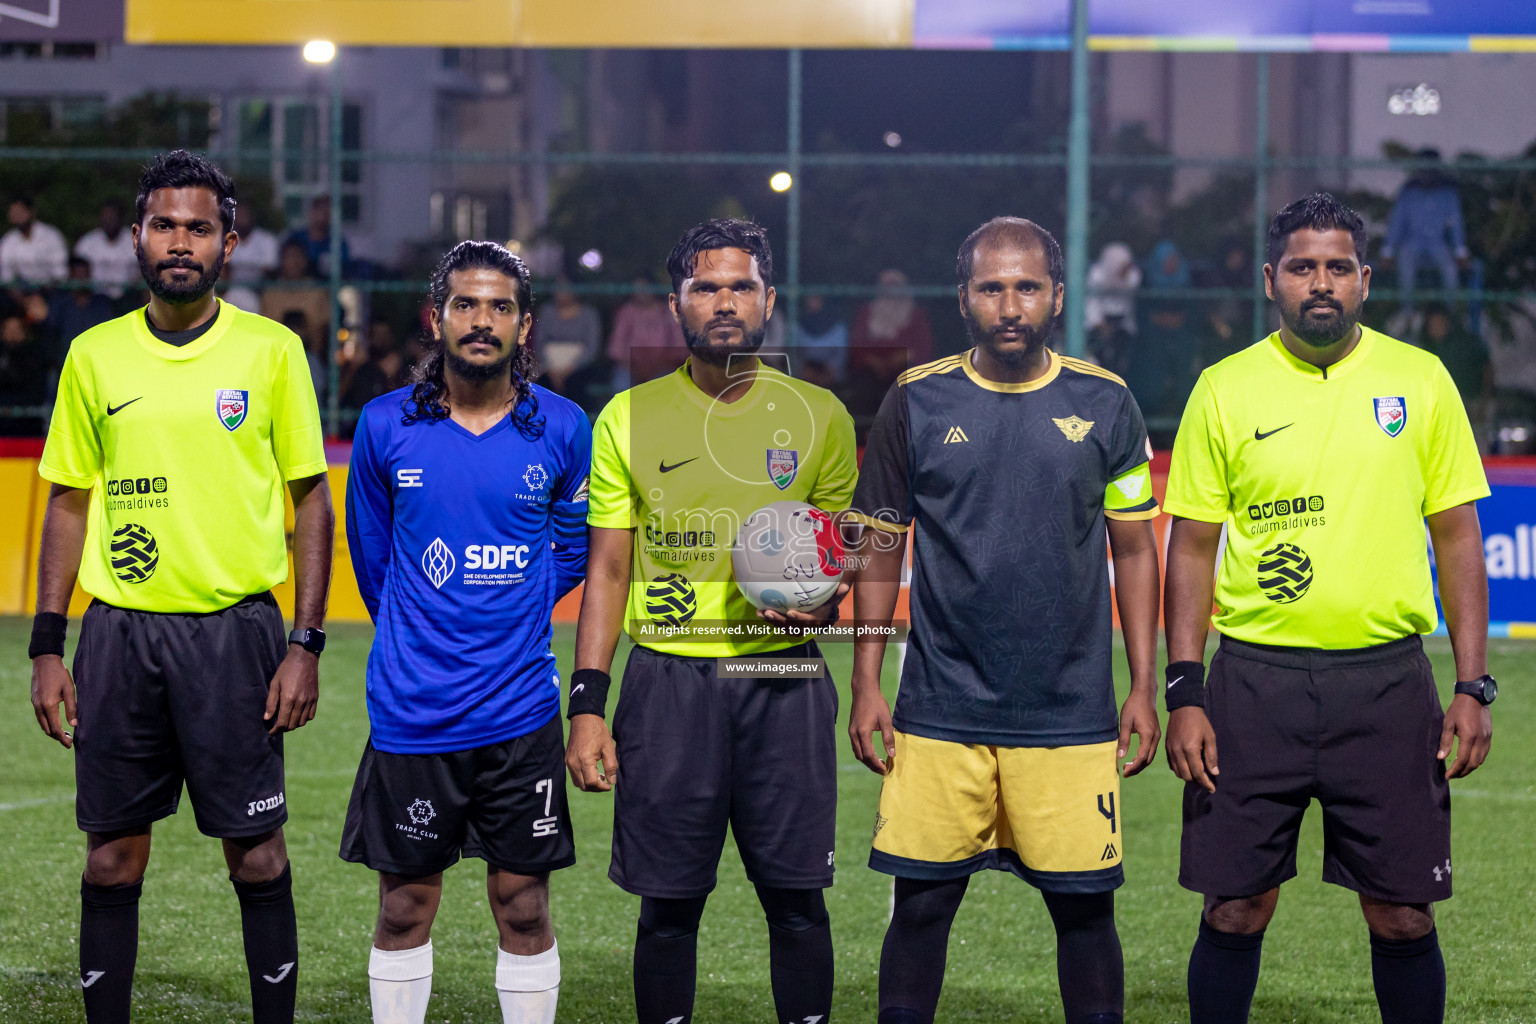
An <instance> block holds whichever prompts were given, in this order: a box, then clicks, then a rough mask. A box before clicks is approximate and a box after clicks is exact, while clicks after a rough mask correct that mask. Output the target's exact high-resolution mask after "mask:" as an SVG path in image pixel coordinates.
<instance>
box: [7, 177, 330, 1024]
mask: <svg viewBox="0 0 1536 1024" xmlns="http://www.w3.org/2000/svg"><path fill="white" fill-rule="evenodd" d="M136 210H137V212H138V213H139V214H141V216H139V217H138V223H137V226H136V235H137V238H136V242H137V248H138V251H139V253H140V255H141V257H142V260H141V267H142V269H143V272H144V277H145V280H146V283H147V284H148V285H149V287H150V290H151V293H152V295H153V298H152V299H151V300H150V303H149V305H148V307H147V308H145V309H143V310H140V311H137V312H135V313H133V314H131V315H129V316H125V317H119V318H118V319H116V320H112V321H109V322H108V323H105V324H102V325H101V326H99V327H96V328H94V329H93V330H91V331H89V332H87V333H86V334H85V335H83V336H82V337H80V338H79V339H77V340H76V342H75V344H74V346H73V347H72V348H71V350H70V353H69V359H68V360H67V361H66V363H65V365H64V370H63V372H62V374H61V375H60V383H59V394H58V401H57V403H56V405H55V406H54V410H53V418H52V421H51V423H50V424H49V431H48V440H47V443H46V445H45V447H44V449H43V457H42V460H41V462H40V464H39V467H38V473H39V474H40V475H41V476H42V478H43V479H44V480H47V481H48V482H49V484H50V485H51V488H50V490H49V493H48V504H47V511H46V513H45V516H44V520H43V523H44V525H43V530H42V544H41V551H40V553H39V555H38V564H39V570H38V584H37V615H36V617H35V618H34V620H33V627H32V640H31V643H30V644H29V646H28V652H27V653H28V656H29V657H30V658H31V659H32V707H33V711H34V713H35V715H36V717H37V721H38V725H39V726H40V727H41V728H42V729H43V731H44V733H46V734H47V735H48V736H49V737H51V738H52V739H54V740H56V741H57V742H58V743H59V744H60V745H61V746H63V747H65V748H66V749H71V750H72V753H73V754H74V766H75V781H76V786H75V812H76V814H75V817H76V824H77V826H78V827H79V828H80V830H81V831H82V832H85V833H86V849H85V858H84V859H85V872H84V876H83V878H82V879H81V885H80V889H79V892H80V900H81V914H80V932H79V942H78V947H77V948H78V955H79V958H80V960H79V964H80V966H79V970H80V977H81V979H82V984H81V986H80V989H79V991H80V992H81V994H82V996H83V999H84V1002H85V1010H86V1019H87V1020H88V1021H91V1022H93V1024H95V1022H113V1024H121V1022H125V1021H127V1020H128V1019H129V1005H130V1001H131V996H132V988H133V976H134V968H135V964H136V961H137V957H138V950H139V900H140V896H141V894H142V891H143V885H144V874H145V869H146V868H147V867H148V864H149V858H150V852H151V832H152V829H154V827H155V823H156V822H159V821H161V820H162V819H164V818H166V817H167V816H169V815H172V814H175V813H176V809H177V805H178V802H179V801H180V798H181V793H182V790H183V788H184V787H185V789H186V790H187V792H188V793H189V794H190V796H191V800H192V805H193V810H194V812H195V813H196V817H197V827H198V829H199V830H200V831H201V832H203V833H204V834H205V835H208V836H210V837H216V838H218V839H220V840H222V844H221V845H222V847H223V855H224V857H223V859H224V867H226V869H227V877H228V878H229V880H230V882H231V883H232V885H233V888H234V895H235V896H236V898H237V900H238V901H239V905H240V932H241V935H242V938H243V940H244V945H245V965H246V970H247V972H248V976H249V984H250V989H249V991H250V994H251V1007H252V1014H251V1017H250V1018H247V1019H251V1020H253V1021H254V1024H292V1021H293V1019H294V1003H295V997H296V994H297V991H298V980H299V974H300V964H299V943H298V927H297V921H296V916H295V911H294V905H293V888H292V874H291V872H290V869H289V863H288V854H287V846H286V843H285V841H284V838H283V831H282V826H283V823H284V822H285V821H286V820H287V816H288V811H287V801H286V798H285V796H284V787H285V782H284V768H283V740H282V734H283V733H284V732H286V731H289V730H293V729H297V728H299V727H300V726H302V725H304V723H306V722H308V721H309V720H310V719H311V718H313V716H314V711H315V704H316V702H317V700H318V697H319V679H318V671H319V670H318V656H319V654H320V651H321V650H322V649H323V647H324V645H325V636H324V634H323V633H322V632H321V631H320V626H321V623H322V621H323V618H324V614H325V612H324V609H325V598H326V593H327V592H328V591H329V589H330V571H331V544H332V537H333V536H334V534H335V521H334V514H333V512H332V504H331V495H330V491H329V485H328V484H327V480H326V464H325V451H324V444H323V442H324V438H323V437H322V436H321V433H320V423H319V413H318V410H317V409H316V407H315V399H314V395H313V394H312V393H311V392H310V390H309V389H307V388H305V387H304V386H303V381H302V379H300V380H295V378H294V372H295V371H296V370H298V369H299V363H298V360H299V359H300V358H301V356H300V354H299V346H298V343H297V342H296V341H295V339H294V338H293V337H292V336H291V335H289V334H288V333H287V332H286V331H283V330H281V329H280V328H279V327H277V325H276V324H273V323H272V322H271V321H268V320H265V319H263V318H262V317H259V316H252V315H250V314H247V313H241V312H240V311H239V310H237V309H235V308H233V307H231V306H227V305H224V304H222V303H219V302H217V301H216V300H215V298H214V294H213V286H214V284H215V283H216V282H217V281H218V278H219V272H220V270H221V269H222V266H223V263H224V261H225V260H226V259H227V258H228V256H229V253H230V251H231V250H233V249H234V247H235V243H236V239H235V235H234V230H233V228H234V195H233V185H232V184H231V182H230V180H229V178H228V177H227V176H226V175H224V173H223V172H221V171H220V170H219V169H218V168H216V167H214V166H213V165H212V164H211V163H209V162H208V161H207V160H206V159H204V158H202V157H199V156H194V155H192V154H190V153H188V152H186V151H185V150H177V151H174V152H171V153H165V154H162V155H161V156H159V157H157V158H156V159H155V160H154V161H153V162H152V163H151V164H150V166H149V167H148V168H146V169H145V171H144V174H143V177H142V178H141V179H140V185H139V195H138V201H137V203H136ZM210 227H213V228H214V229H213V230H210V229H209V228H210ZM300 372H302V371H300ZM226 382H227V383H229V384H230V385H232V387H231V388H228V389H224V388H215V387H214V386H213V385H214V384H215V383H226ZM210 392H212V393H211V394H210ZM242 430H243V433H242V432H241V431H242ZM151 456H152V458H151ZM151 467H152V468H151ZM141 475H142V476H141ZM151 480H153V483H151ZM285 491H286V492H287V495H285V494H284V492H285ZM130 495H132V496H131V497H130ZM286 497H291V498H292V507H293V509H294V513H293V520H292V522H293V526H292V532H291V533H288V534H287V535H286V538H285V530H284V513H283V509H284V506H285V504H286V501H285V498H286ZM87 521H89V522H90V523H91V524H92V525H91V528H90V530H89V531H87V528H86V524H87ZM288 541H291V547H290V545H289V543H288ZM290 552H291V556H292V559H293V567H294V568H293V570H292V571H291V570H290V569H289V556H290ZM290 572H292V575H291V576H290ZM289 578H292V579H293V580H294V590H293V593H294V594H295V598H294V603H295V611H294V625H295V626H296V627H297V628H296V629H295V631H294V632H293V633H288V634H287V635H286V643H285V642H284V638H285V629H284V623H283V613H282V611H281V610H280V609H279V608H278V604H277V601H276V599H275V598H274V597H273V596H272V594H271V589H272V587H274V586H276V585H277V584H278V583H281V582H283V581H284V580H285V579H289ZM77 583H78V584H79V585H80V587H81V588H82V589H83V590H85V592H86V593H88V594H90V595H91V596H92V597H94V598H95V600H94V601H92V603H91V606H90V609H89V610H88V611H87V612H86V614H85V620H84V623H83V625H82V628H81V635H80V641H79V644H78V647H77V649H76V651H75V658H74V672H75V673H77V674H78V683H79V686H78V689H77V687H76V681H77V680H76V678H75V677H73V676H72V675H71V672H70V669H68V668H66V667H65V665H64V661H63V655H64V645H65V633H66V630H67V626H68V619H67V618H66V614H67V612H68V610H69V602H70V594H71V592H73V591H74V589H75V586H76V584H77ZM77 697H78V704H77ZM61 704H62V705H63V710H64V714H63V716H62V717H61V716H60V705H61ZM70 727H73V730H74V731H73V732H71V731H70ZM77 741H78V742H77ZM155 845H156V846H158V844H155ZM161 856H164V853H163V852H162V854H161ZM224 926H225V927H228V924H225V925H224ZM240 1016H244V1015H243V1014H241V1015H240Z"/></svg>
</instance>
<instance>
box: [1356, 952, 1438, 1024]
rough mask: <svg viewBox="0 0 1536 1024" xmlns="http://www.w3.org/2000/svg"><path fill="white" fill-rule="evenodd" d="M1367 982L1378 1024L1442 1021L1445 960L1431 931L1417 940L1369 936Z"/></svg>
mask: <svg viewBox="0 0 1536 1024" xmlns="http://www.w3.org/2000/svg"><path fill="white" fill-rule="evenodd" d="M1371 980H1372V981H1373V982H1375V983H1376V1005H1378V1006H1380V1007H1381V1024H1440V1022H1441V1021H1443V1020H1445V959H1444V958H1443V957H1442V956H1441V955H1440V936H1439V935H1438V934H1437V933H1436V931H1435V929H1433V928H1431V929H1430V930H1429V934H1428V935H1425V936H1423V937H1421V938H1417V939H1383V938H1378V937H1377V936H1375V935H1372V936H1371Z"/></svg>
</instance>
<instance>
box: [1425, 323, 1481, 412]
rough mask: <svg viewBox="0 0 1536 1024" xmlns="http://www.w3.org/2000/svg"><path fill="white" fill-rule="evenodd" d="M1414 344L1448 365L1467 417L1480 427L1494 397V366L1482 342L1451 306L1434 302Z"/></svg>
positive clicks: (1447, 367)
mask: <svg viewBox="0 0 1536 1024" xmlns="http://www.w3.org/2000/svg"><path fill="white" fill-rule="evenodd" d="M1415 344H1417V345H1418V347H1419V348H1422V349H1424V350H1425V351H1427V352H1433V353H1434V354H1435V355H1436V356H1437V357H1439V359H1440V362H1441V363H1443V364H1445V368H1446V370H1447V372H1449V373H1450V375H1451V380H1452V381H1454V382H1455V384H1456V390H1457V391H1458V392H1459V393H1460V394H1461V400H1462V402H1463V403H1465V404H1466V407H1467V414H1468V415H1469V416H1470V417H1471V419H1472V422H1473V423H1477V422H1478V421H1479V417H1478V412H1479V411H1480V410H1481V407H1482V403H1483V402H1484V401H1485V400H1486V399H1488V398H1489V397H1490V396H1492V394H1493V362H1492V360H1491V359H1490V358H1489V355H1488V346H1487V345H1485V344H1484V343H1483V339H1482V338H1480V337H1478V336H1477V335H1476V334H1474V333H1472V331H1470V330H1468V329H1467V326H1466V324H1465V322H1464V321H1463V320H1462V319H1461V318H1460V317H1458V316H1457V315H1456V314H1455V312H1454V311H1453V310H1452V308H1451V307H1450V306H1448V305H1446V304H1445V303H1443V302H1431V303H1428V304H1426V305H1425V307H1424V323H1423V326H1422V327H1421V328H1420V330H1419V336H1418V338H1417V339H1416V341H1415Z"/></svg>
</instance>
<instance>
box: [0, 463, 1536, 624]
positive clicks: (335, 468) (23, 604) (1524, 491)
mask: <svg viewBox="0 0 1536 1024" xmlns="http://www.w3.org/2000/svg"><path fill="white" fill-rule="evenodd" d="M16 451H17V452H18V454H17V455H12V456H10V457H7V456H6V454H5V453H4V452H0V492H3V493H6V494H11V495H15V496H16V497H17V499H18V500H13V501H10V502H5V503H0V614H7V615H30V614H31V613H32V609H33V607H34V605H35V603H36V599H37V591H36V580H37V546H38V541H39V536H38V535H39V532H40V530H41V529H42V522H43V510H44V508H45V506H46V505H47V500H48V485H47V483H46V482H44V481H43V480H42V479H41V478H40V477H39V476H38V475H37V457H36V456H35V455H32V454H30V449H27V450H26V454H19V453H20V451H21V449H17V450H16ZM326 454H327V457H328V458H329V459H330V461H331V469H330V485H331V495H332V498H333V499H334V500H335V502H336V505H337V512H336V561H335V567H334V569H333V570H332V576H331V580H332V582H331V603H330V614H329V618H330V620H332V621H337V622H367V621H368V610H367V608H365V607H364V605H363V601H362V597H361V596H360V595H359V594H358V592H357V580H356V578H355V577H354V576H353V573H352V559H351V554H350V552H349V551H348V549H347V535H346V525H345V517H344V515H343V514H342V513H343V509H342V505H343V503H344V502H345V500H346V493H347V459H348V456H349V454H350V448H349V446H347V445H343V444H332V445H327V446H326ZM18 456H19V457H18ZM1486 464H1487V466H1488V478H1489V482H1490V483H1491V484H1492V489H1493V496H1492V497H1491V498H1488V499H1487V500H1485V501H1480V502H1478V506H1477V511H1478V516H1479V518H1480V519H1481V522H1482V528H1483V554H1484V558H1485V561H1486V563H1487V566H1488V598H1489V619H1490V620H1491V623H1492V625H1491V626H1490V627H1489V634H1490V635H1492V636H1500V637H1504V636H1510V637H1527V638H1533V639H1536V459H1498V458H1493V459H1488V460H1486ZM1167 482H1168V455H1167V453H1166V452H1158V453H1157V454H1156V456H1155V457H1154V458H1153V461H1152V491H1153V493H1154V494H1155V495H1156V496H1157V499H1158V502H1159V503H1161V502H1162V500H1163V494H1164V489H1165V487H1166V486H1167ZM150 486H151V498H152V499H153V498H156V497H159V496H158V495H155V494H154V493H153V486H154V485H153V481H151V484H150ZM134 489H135V490H136V491H137V490H138V487H137V481H135V487H134ZM1171 524H1172V519H1170V518H1169V517H1168V516H1159V517H1158V518H1157V519H1156V520H1154V521H1153V530H1154V532H1155V534H1156V536H1157V544H1158V549H1159V551H1160V552H1164V553H1166V551H1167V544H1168V530H1169V527H1170V526H1171ZM288 528H289V529H290V530H291V529H292V528H293V510H292V509H289V511H288ZM445 547H446V546H445ZM449 554H452V552H449ZM475 554H477V555H478V557H479V559H480V563H481V567H482V568H484V567H486V563H488V562H490V561H492V560H494V561H495V562H496V563H498V566H497V567H498V569H499V568H504V563H507V562H509V561H510V562H511V564H512V566H513V567H514V568H515V566H516V561H517V558H518V553H517V552H515V551H514V552H511V553H510V554H509V552H507V551H505V550H502V549H501V548H497V549H496V551H495V555H494V556H492V555H491V553H490V552H489V551H488V550H487V548H486V546H484V545H481V546H479V548H478V550H477V551H476V552H475ZM468 555H470V552H469V551H468V550H467V549H466V550H463V551H460V552H459V553H458V555H455V556H454V558H455V563H456V564H455V569H454V571H455V572H456V573H458V572H463V571H464V569H465V566H464V565H462V564H460V563H462V562H464V561H470V560H473V558H471V557H461V556H468ZM428 564H429V565H434V566H435V570H436V571H437V572H439V573H442V572H443V571H444V570H445V569H446V568H447V560H446V559H443V558H439V560H438V562H437V563H433V562H432V561H431V560H430V559H429V560H428ZM909 564H910V561H909ZM426 571H429V572H430V571H432V570H426ZM443 578H444V582H445V583H446V582H447V576H446V575H445V576H444V577H443ZM274 593H275V594H276V596H277V599H278V603H279V604H280V605H281V606H282V607H283V608H286V609H290V610H291V609H292V607H293V582H292V579H291V578H290V580H289V581H288V582H286V583H283V584H281V585H280V586H278V587H277V588H276V589H275V590H274ZM89 603H90V598H89V597H88V596H87V595H86V594H85V593H84V592H83V591H79V590H77V591H76V592H75V596H74V599H73V601H72V602H71V603H70V614H71V615H72V616H79V615H82V614H84V612H85V608H86V605H88V604H89ZM580 607H581V588H580V587H577V588H576V589H575V590H574V591H572V592H571V593H570V594H568V595H566V597H565V598H564V599H563V600H562V601H561V602H560V603H559V604H558V605H556V607H555V614H554V619H555V621H556V622H567V623H569V622H575V621H576V613H577V611H578V609H579V608H580ZM842 614H843V616H844V617H845V619H846V618H851V617H852V614H853V601H852V598H851V597H850V598H849V599H848V600H847V601H846V602H845V603H844V605H843V608H842ZM907 617H908V605H907V588H906V587H905V586H903V587H902V591H901V596H900V598H899V599H898V601H897V606H896V619H897V620H898V622H897V626H898V627H904V625H905V620H906V619H907ZM1117 621H1118V619H1117ZM848 625H849V626H851V627H852V629H853V630H854V631H856V630H857V624H856V623H849V624H848ZM1442 629H1443V627H1442ZM851 638H856V637H851ZM896 638H897V639H901V637H900V636H899V635H898V636H897V637H896Z"/></svg>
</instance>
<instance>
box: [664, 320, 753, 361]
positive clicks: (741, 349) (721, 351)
mask: <svg viewBox="0 0 1536 1024" xmlns="http://www.w3.org/2000/svg"><path fill="white" fill-rule="evenodd" d="M737 324H738V325H740V321H737ZM767 336H768V322H767V321H766V320H765V321H763V322H762V323H760V324H758V325H757V329H756V330H755V331H749V330H747V329H746V327H745V326H742V327H741V344H739V345H711V344H710V343H709V329H708V328H706V329H705V331H704V333H703V334H695V333H694V332H693V331H692V330H690V329H689V327H688V325H687V324H683V340H684V341H685V342H687V343H688V353H689V354H690V355H691V356H693V358H695V359H697V360H698V361H699V362H701V363H705V364H707V365H709V366H713V367H716V368H717V369H721V370H723V369H725V368H726V367H727V366H729V365H730V363H731V356H741V355H751V354H752V353H754V352H756V351H757V350H758V349H760V348H762V347H763V339H764V338H766V337H767Z"/></svg>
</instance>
